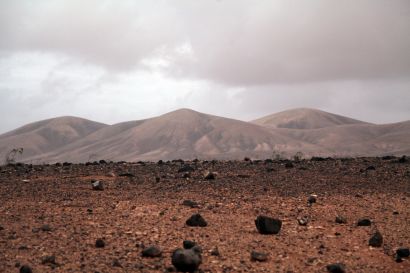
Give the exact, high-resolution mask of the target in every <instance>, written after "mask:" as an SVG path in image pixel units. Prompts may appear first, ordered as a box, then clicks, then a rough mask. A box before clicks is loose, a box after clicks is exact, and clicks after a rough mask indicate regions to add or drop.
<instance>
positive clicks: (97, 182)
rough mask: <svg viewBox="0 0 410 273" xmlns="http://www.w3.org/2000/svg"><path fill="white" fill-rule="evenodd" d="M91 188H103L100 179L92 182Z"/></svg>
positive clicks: (96, 189)
mask: <svg viewBox="0 0 410 273" xmlns="http://www.w3.org/2000/svg"><path fill="white" fill-rule="evenodd" d="M92 187H93V190H95V191H102V190H104V184H103V182H102V181H100V180H97V181H94V182H93V183H92Z"/></svg>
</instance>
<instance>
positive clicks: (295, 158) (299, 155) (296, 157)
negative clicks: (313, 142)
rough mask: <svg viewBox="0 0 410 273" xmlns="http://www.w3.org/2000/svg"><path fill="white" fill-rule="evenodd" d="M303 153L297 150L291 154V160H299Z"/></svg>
mask: <svg viewBox="0 0 410 273" xmlns="http://www.w3.org/2000/svg"><path fill="white" fill-rule="evenodd" d="M303 157H304V154H303V153H302V152H300V151H299V152H297V153H296V154H294V155H293V160H294V161H296V162H299V161H301V160H302V159H303Z"/></svg>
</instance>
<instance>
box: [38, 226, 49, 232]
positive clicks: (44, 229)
mask: <svg viewBox="0 0 410 273" xmlns="http://www.w3.org/2000/svg"><path fill="white" fill-rule="evenodd" d="M40 229H41V231H44V232H47V231H51V227H50V226H49V225H42V226H41V227H40Z"/></svg>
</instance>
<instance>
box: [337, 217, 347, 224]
mask: <svg viewBox="0 0 410 273" xmlns="http://www.w3.org/2000/svg"><path fill="white" fill-rule="evenodd" d="M335 222H336V223H338V224H346V223H347V219H346V217H343V216H340V215H338V216H336V219H335Z"/></svg>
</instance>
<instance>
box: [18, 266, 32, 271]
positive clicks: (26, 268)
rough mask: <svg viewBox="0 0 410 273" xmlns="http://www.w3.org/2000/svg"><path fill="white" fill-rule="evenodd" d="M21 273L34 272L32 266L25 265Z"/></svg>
mask: <svg viewBox="0 0 410 273" xmlns="http://www.w3.org/2000/svg"><path fill="white" fill-rule="evenodd" d="M19 272H20V273H32V272H33V270H32V269H31V267H30V266H28V265H23V266H22V267H20V271H19Z"/></svg>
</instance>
